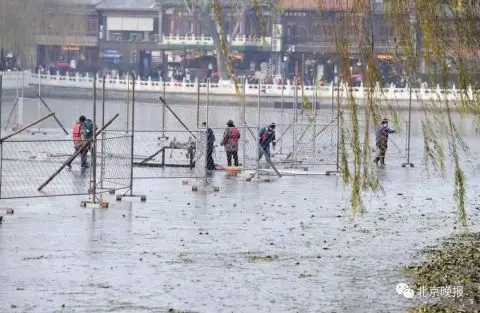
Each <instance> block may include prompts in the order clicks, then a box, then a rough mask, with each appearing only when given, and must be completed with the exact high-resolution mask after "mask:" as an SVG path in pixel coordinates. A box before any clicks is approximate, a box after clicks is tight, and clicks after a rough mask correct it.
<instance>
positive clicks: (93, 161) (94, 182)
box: [90, 75, 97, 203]
mask: <svg viewBox="0 0 480 313" xmlns="http://www.w3.org/2000/svg"><path fill="white" fill-rule="evenodd" d="M93 125H94V126H93V127H94V129H95V125H97V76H96V75H95V78H94V80H93ZM90 162H91V164H92V166H91V169H92V172H91V173H92V182H91V187H90V188H91V192H92V201H93V203H97V195H96V193H97V136H93V142H92V152H91V160H90Z"/></svg>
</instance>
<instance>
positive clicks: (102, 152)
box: [93, 75, 106, 189]
mask: <svg viewBox="0 0 480 313" xmlns="http://www.w3.org/2000/svg"><path fill="white" fill-rule="evenodd" d="M105 78H106V77H105V75H104V76H103V84H102V127H103V126H105V80H106V79H105ZM93 127H94V129H95V128H96V127H97V125H96V124H95V123H93ZM105 135H106V134H105V132H102V146H101V158H102V159H101V162H102V163H101V166H100V188H101V189H103V179H104V176H105V138H106V136H105Z"/></svg>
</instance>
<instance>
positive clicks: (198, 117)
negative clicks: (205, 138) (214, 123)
mask: <svg viewBox="0 0 480 313" xmlns="http://www.w3.org/2000/svg"><path fill="white" fill-rule="evenodd" d="M207 90H208V87H207ZM163 97H164V98H165V95H163ZM207 106H208V104H207ZM207 126H208V125H207ZM199 128H200V81H199V80H198V79H197V129H199Z"/></svg>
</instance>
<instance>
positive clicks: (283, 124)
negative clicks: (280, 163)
mask: <svg viewBox="0 0 480 313" xmlns="http://www.w3.org/2000/svg"><path fill="white" fill-rule="evenodd" d="M284 80H285V78H283V77H282V91H281V93H280V110H281V115H282V118H281V120H282V122H281V123H282V131H283V127H284V126H285V111H284V108H283V101H284V99H283V86H284V82H283V81H284ZM280 154H283V141H280Z"/></svg>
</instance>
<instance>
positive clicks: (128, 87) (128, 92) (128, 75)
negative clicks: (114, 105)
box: [126, 73, 130, 134]
mask: <svg viewBox="0 0 480 313" xmlns="http://www.w3.org/2000/svg"><path fill="white" fill-rule="evenodd" d="M129 120H130V73H127V116H126V122H127V127H126V129H127V134H128V130H129Z"/></svg>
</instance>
